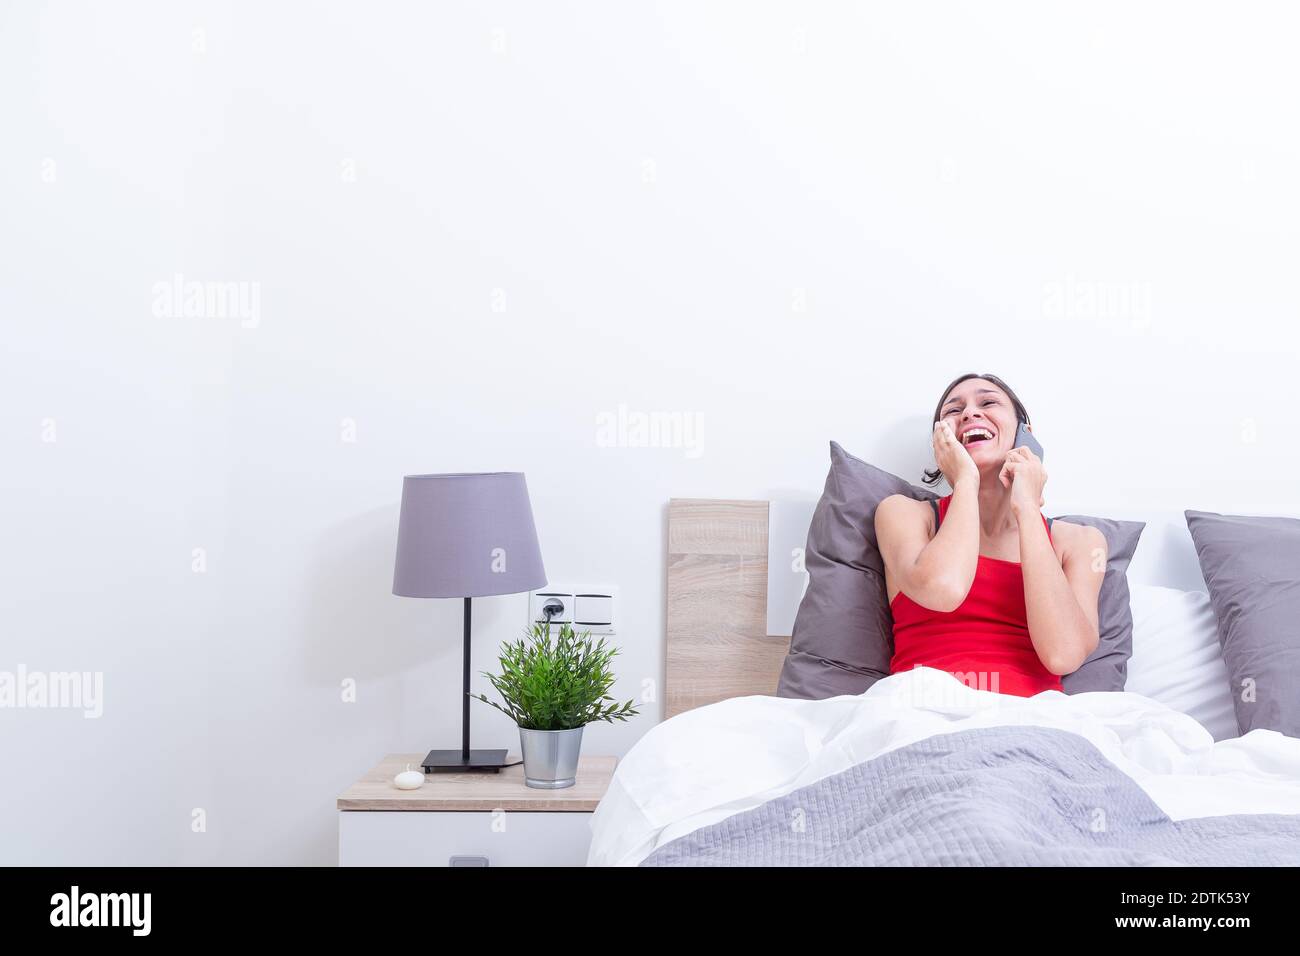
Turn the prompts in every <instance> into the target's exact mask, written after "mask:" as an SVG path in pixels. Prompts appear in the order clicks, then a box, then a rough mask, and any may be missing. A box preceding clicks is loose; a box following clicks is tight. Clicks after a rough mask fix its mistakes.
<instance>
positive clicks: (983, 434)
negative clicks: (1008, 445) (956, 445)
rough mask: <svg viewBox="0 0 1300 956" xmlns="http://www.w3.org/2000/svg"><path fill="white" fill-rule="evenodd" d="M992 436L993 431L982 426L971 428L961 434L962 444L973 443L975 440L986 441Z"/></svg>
mask: <svg viewBox="0 0 1300 956" xmlns="http://www.w3.org/2000/svg"><path fill="white" fill-rule="evenodd" d="M992 437H993V433H992V432H990V431H987V430H986V429H983V428H972V429H971V430H970V431H968V432H966V434H964V435H962V436H961V438H962V444H964V445H974V444H976V443H977V442H982V441H988V440H989V439H990V438H992Z"/></svg>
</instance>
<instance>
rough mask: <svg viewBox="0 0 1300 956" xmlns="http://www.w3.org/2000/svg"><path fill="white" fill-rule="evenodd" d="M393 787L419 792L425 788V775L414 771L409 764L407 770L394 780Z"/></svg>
mask: <svg viewBox="0 0 1300 956" xmlns="http://www.w3.org/2000/svg"><path fill="white" fill-rule="evenodd" d="M393 786H394V787H396V788H397V789H398V790H419V789H420V788H421V787H422V786H424V774H422V773H420V771H418V770H412V769H411V765H410V764H409V763H408V764H407V765H406V769H405V770H403V771H402V772H401V773H399V774H398V775H397V776H396V777H394V778H393Z"/></svg>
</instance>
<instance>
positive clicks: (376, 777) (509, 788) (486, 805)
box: [338, 753, 618, 813]
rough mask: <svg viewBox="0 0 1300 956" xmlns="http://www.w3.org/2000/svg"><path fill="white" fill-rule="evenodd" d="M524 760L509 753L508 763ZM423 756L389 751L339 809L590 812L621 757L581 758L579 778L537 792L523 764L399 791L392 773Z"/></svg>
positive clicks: (438, 777)
mask: <svg viewBox="0 0 1300 956" xmlns="http://www.w3.org/2000/svg"><path fill="white" fill-rule="evenodd" d="M518 759H520V758H519V755H518V754H513V753H512V754H508V755H507V756H506V762H507V763H511V762H513V761H516V760H518ZM422 760H424V754H422V753H419V754H389V755H388V756H387V757H385V758H384V759H383V760H382V761H381V762H380V763H379V764H378V766H376V767H374V769H372V770H371V771H370V772H369V773H367V774H366V775H365V776H364V777H362V778H361V779H360V780H358V781H357V782H356V783H354V784H353V785H352V786H350V787H348V788H347V789H346V790H344V791H343V793H341V794H340V795H339V799H338V809H340V810H433V811H438V810H442V811H451V810H470V811H479V810H488V811H491V810H531V811H540V810H554V811H560V812H564V811H568V812H570V813H590V812H591V811H592V810H595V809H596V804H597V803H599V802H600V798H601V797H603V796H604V795H605V790H606V789H607V788H608V787H609V781H610V778H611V777H612V776H613V775H614V767H615V766H616V765H617V763H618V758H617V757H599V756H591V757H588V756H583V757H580V758H579V759H578V780H577V782H576V783H575V784H574V785H573V786H572V787H568V788H567V789H565V790H535V789H533V788H532V787H529V786H526V785H525V784H524V766H523V764H517V765H516V766H513V767H506V768H505V769H504V770H502V771H500V772H499V773H428V774H425V775H424V786H422V787H420V789H419V790H398V789H397V788H396V787H395V786H393V777H395V776H397V775H398V774H399V773H401V772H402V771H403V770H405V769H406V765H407V764H410V765H411V769H412V770H419V769H420V762H421V761H422Z"/></svg>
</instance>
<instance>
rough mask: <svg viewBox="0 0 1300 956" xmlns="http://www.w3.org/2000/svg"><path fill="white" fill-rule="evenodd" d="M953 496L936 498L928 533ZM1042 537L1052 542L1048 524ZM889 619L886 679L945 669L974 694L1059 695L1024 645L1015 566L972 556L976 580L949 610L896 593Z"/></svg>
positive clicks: (1056, 680)
mask: <svg viewBox="0 0 1300 956" xmlns="http://www.w3.org/2000/svg"><path fill="white" fill-rule="evenodd" d="M951 499H952V495H947V496H946V497H943V498H940V499H939V504H938V513H937V516H936V517H937V520H936V522H935V526H934V530H935V532H936V533H938V530H939V522H941V521H943V516H944V515H945V514H947V512H948V503H949V501H951ZM1043 523H1044V524H1046V525H1047V537H1048V539H1049V540H1050V539H1051V537H1052V523H1051V522H1050V521H1048V520H1047V519H1046V518H1043ZM889 608H890V610H891V611H892V612H893V614H894V656H893V658H892V659H891V660H890V662H889V673H891V674H897V673H899V672H900V671H906V670H911V669H912V668H913V667H918V666H922V665H923V666H925V667H933V668H935V669H936V670H941V671H947V672H948V673H950V674H952V675H953V676H955V677H956V678H957V679H958V680H959V681H961V682H962V683H964V684H966V685H967V686H969V687H974V688H976V689H978V690H990V691H994V692H995V693H1001V694H1013V695H1015V696H1017V697H1032V696H1033V695H1034V694H1038V693H1041V692H1042V691H1045V690H1060V691H1063V688H1062V686H1061V678H1060V676H1059V675H1057V674H1053V673H1052V672H1051V671H1049V670H1048V669H1047V668H1046V667H1044V666H1043V662H1042V661H1041V660H1039V659H1038V652H1037V651H1035V650H1034V645H1033V643H1032V642H1031V641H1030V639H1029V625H1028V622H1027V618H1026V614H1025V581H1024V578H1023V577H1022V576H1021V571H1020V563H1019V562H1018V561H1004V560H1002V559H1001V558H988V557H985V556H984V555H982V554H981V555H980V556H979V560H978V561H977V563H976V567H975V580H974V581H973V582H972V583H971V588H970V593H968V594H967V595H966V600H964V601H963V602H962V603H961V606H960V607H958V608H957V609H956V610H955V611H932V610H930V609H929V608H926V607H922V606H921V605H919V604H917V603H916V602H915V601H913V600H912V599H911V598H909V597H908V596H907V595H906V594H904V593H903V592H902V591H899V592H898V594H896V595H894V600H893V601H891V602H890V604H889Z"/></svg>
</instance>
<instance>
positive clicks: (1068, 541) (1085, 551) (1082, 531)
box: [1052, 518, 1107, 557]
mask: <svg viewBox="0 0 1300 956" xmlns="http://www.w3.org/2000/svg"><path fill="white" fill-rule="evenodd" d="M1052 541H1053V543H1054V544H1056V545H1057V551H1058V553H1059V554H1061V555H1062V556H1063V557H1068V556H1069V555H1071V554H1079V555H1085V556H1091V555H1092V554H1093V553H1094V552H1095V551H1096V550H1097V549H1098V548H1100V549H1101V553H1102V554H1105V553H1106V549H1107V546H1106V536H1105V535H1104V534H1102V533H1101V531H1099V530H1098V529H1097V528H1094V527H1093V526H1092V525H1090V524H1076V523H1075V522H1073V521H1061V520H1060V519H1059V518H1057V519H1053V521H1052Z"/></svg>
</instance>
